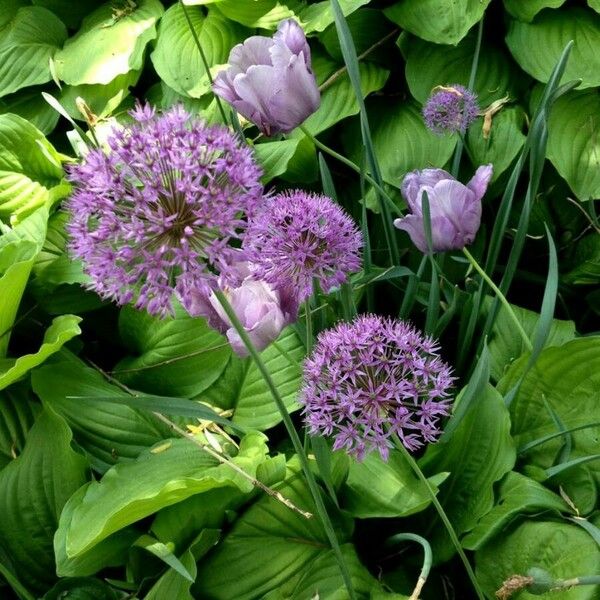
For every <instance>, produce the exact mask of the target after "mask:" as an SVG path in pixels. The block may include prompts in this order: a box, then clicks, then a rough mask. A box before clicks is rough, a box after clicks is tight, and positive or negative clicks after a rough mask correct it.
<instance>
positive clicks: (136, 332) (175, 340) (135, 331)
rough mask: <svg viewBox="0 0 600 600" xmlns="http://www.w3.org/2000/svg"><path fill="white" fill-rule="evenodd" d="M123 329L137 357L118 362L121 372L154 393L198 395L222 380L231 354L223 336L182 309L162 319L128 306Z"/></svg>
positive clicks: (121, 323)
mask: <svg viewBox="0 0 600 600" xmlns="http://www.w3.org/2000/svg"><path fill="white" fill-rule="evenodd" d="M119 331H120V333H121V338H122V339H123V341H124V342H125V344H127V346H128V347H129V348H130V349H131V351H132V354H134V356H132V357H131V358H125V359H124V360H122V361H120V362H119V364H118V365H117V367H116V369H115V371H116V374H117V376H118V377H119V379H120V380H121V381H123V382H124V383H125V384H126V385H128V386H130V387H133V388H136V389H139V390H141V391H145V392H148V393H152V394H159V395H164V396H184V397H192V396H197V395H198V394H200V393H201V392H203V391H204V390H205V389H206V388H208V387H209V386H210V385H212V384H213V383H214V382H215V381H216V380H217V379H218V377H219V376H220V375H221V373H222V372H223V369H225V366H226V365H227V361H228V360H229V357H230V356H231V348H230V346H229V344H228V342H227V340H226V339H225V338H224V337H223V336H222V335H220V334H219V333H217V332H216V331H215V330H214V329H212V328H211V327H209V326H208V324H207V323H206V321H205V320H204V319H197V318H192V317H190V316H188V315H187V313H185V311H184V310H183V309H180V308H177V316H176V317H173V318H166V319H158V318H155V317H152V316H150V315H149V314H148V313H147V312H143V311H139V310H135V309H134V308H131V307H126V308H124V309H123V310H122V311H121V315H120V319H119Z"/></svg>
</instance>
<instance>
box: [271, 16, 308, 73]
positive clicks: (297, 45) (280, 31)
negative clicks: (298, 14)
mask: <svg viewBox="0 0 600 600" xmlns="http://www.w3.org/2000/svg"><path fill="white" fill-rule="evenodd" d="M273 40H275V42H282V43H283V44H284V45H285V46H286V47H287V48H289V50H290V52H292V54H296V55H299V54H300V53H302V54H304V59H305V61H307V65H308V67H310V48H309V46H308V42H307V41H306V35H305V34H304V31H303V29H302V27H300V25H298V23H297V22H296V21H295V20H294V19H286V20H285V21H281V23H279V25H278V26H277V33H276V34H275V35H274V36H273ZM307 59H308V60H307Z"/></svg>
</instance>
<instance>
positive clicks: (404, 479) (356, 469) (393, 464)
mask: <svg viewBox="0 0 600 600" xmlns="http://www.w3.org/2000/svg"><path fill="white" fill-rule="evenodd" d="M447 476H448V473H439V474H438V475H435V476H433V477H431V478H430V482H431V484H432V486H433V488H434V489H435V490H436V491H437V485H439V484H440V483H442V482H443V481H444V480H445V479H446V477H447ZM342 498H343V500H342V505H343V507H344V509H345V510H347V511H348V512H350V514H352V515H353V516H355V517H358V518H359V519H367V518H374V517H406V516H408V515H412V514H414V513H417V512H420V511H421V510H423V509H425V508H427V506H429V504H430V503H431V499H430V497H429V493H428V491H427V489H426V487H425V486H424V484H423V483H421V482H420V481H419V480H418V479H417V477H416V476H415V475H414V473H413V471H412V469H411V468H410V466H409V465H408V464H407V463H406V461H405V460H404V459H403V458H402V455H401V454H400V452H398V451H396V450H393V451H391V452H390V457H389V460H388V461H387V462H385V461H383V460H382V459H381V457H380V456H379V454H378V453H377V452H372V453H371V454H369V455H368V456H367V457H366V458H365V459H364V460H363V461H362V462H356V461H353V462H351V463H350V470H349V472H348V479H347V480H346V485H345V490H344V493H343V495H342Z"/></svg>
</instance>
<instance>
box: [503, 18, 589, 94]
mask: <svg viewBox="0 0 600 600" xmlns="http://www.w3.org/2000/svg"><path fill="white" fill-rule="evenodd" d="M569 40H574V42H575V45H574V46H573V50H572V51H571V55H570V56H569V62H568V63H567V66H566V69H565V73H564V76H563V81H570V80H572V79H582V80H583V81H582V83H581V87H582V88H588V87H596V86H598V85H600V55H599V54H598V52H596V48H597V47H598V44H600V16H598V15H597V14H595V13H593V12H591V11H589V10H586V9H584V8H577V7H574V8H569V9H561V10H547V11H545V12H543V13H541V14H540V15H538V17H537V18H536V19H535V21H534V22H533V23H523V22H521V21H512V22H511V23H510V26H509V28H508V33H507V35H506V43H507V45H508V47H509V49H510V51H511V52H512V54H513V56H514V57H515V60H516V61H517V62H518V63H519V65H520V66H521V68H522V69H523V70H524V71H527V73H529V74H530V75H531V76H532V77H535V78H536V79H537V80H539V81H542V82H544V83H546V82H547V81H548V79H549V77H550V74H551V73H552V69H553V68H554V66H555V65H556V63H557V62H558V59H559V57H560V55H561V53H562V51H563V49H564V47H565V46H566V45H567V43H568V42H569Z"/></svg>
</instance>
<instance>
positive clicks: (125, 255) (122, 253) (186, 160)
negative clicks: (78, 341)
mask: <svg viewBox="0 0 600 600" xmlns="http://www.w3.org/2000/svg"><path fill="white" fill-rule="evenodd" d="M131 116H132V117H133V123H132V124H131V125H129V126H127V127H124V128H121V129H114V130H113V132H112V134H111V136H110V137H109V139H108V142H107V145H108V147H107V149H106V151H104V150H101V149H93V150H91V151H90V152H89V153H88V154H87V156H86V158H85V160H84V161H83V162H82V164H80V165H76V166H74V167H72V168H71V170H70V173H69V178H70V180H71V181H72V182H73V184H74V188H75V191H74V193H73V195H72V196H71V198H70V200H69V201H68V203H67V210H68V212H69V214H70V221H69V225H68V232H69V235H70V237H71V242H70V245H69V246H70V251H71V254H72V255H73V256H74V257H76V258H79V259H81V260H82V262H83V265H84V270H85V272H86V273H87V274H88V275H89V277H90V282H89V284H88V287H89V288H90V289H93V290H95V291H96V292H97V293H98V294H99V295H100V296H102V297H103V298H107V299H111V300H114V301H116V302H117V303H119V304H127V303H129V302H132V301H133V302H135V305H136V307H138V308H146V309H147V310H148V312H149V313H151V314H157V315H161V316H165V315H168V314H171V313H172V311H173V309H172V300H173V292H175V294H176V295H177V297H178V298H179V300H180V301H181V302H182V304H183V306H184V307H186V308H187V305H188V304H189V300H190V295H191V292H192V291H195V292H197V291H198V290H201V291H204V292H205V293H208V292H209V291H210V289H211V288H212V287H214V286H215V285H216V282H217V278H218V276H219V274H220V275H221V276H222V277H224V278H225V279H227V277H228V275H229V273H230V271H231V267H230V265H231V264H232V263H233V262H234V261H235V260H236V259H237V254H238V253H239V250H236V249H235V248H234V247H233V245H232V244H231V242H232V241H234V240H236V239H238V238H239V237H240V234H241V233H243V231H244V230H245V228H246V218H247V217H249V216H251V215H252V214H253V213H254V211H255V209H256V207H257V205H258V203H259V202H260V200H261V199H262V194H263V187H262V185H261V183H260V176H261V171H260V169H259V167H258V166H257V165H256V164H255V162H254V160H253V157H252V153H251V150H250V149H249V148H248V147H247V146H246V145H245V144H243V143H242V142H241V141H240V140H239V139H238V138H237V137H235V136H234V135H233V134H231V133H230V132H229V130H228V129H227V128H225V127H221V126H208V125H206V124H205V123H204V122H203V121H201V120H199V119H197V118H193V117H192V116H191V115H190V114H188V113H187V112H186V111H185V110H184V109H183V108H182V107H180V106H177V107H174V108H172V109H170V110H169V111H167V112H165V113H163V114H161V115H156V114H155V111H154V109H153V108H152V107H151V106H149V105H145V106H137V107H136V108H135V110H133V111H132V112H131Z"/></svg>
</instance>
